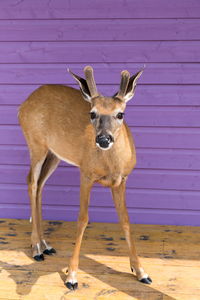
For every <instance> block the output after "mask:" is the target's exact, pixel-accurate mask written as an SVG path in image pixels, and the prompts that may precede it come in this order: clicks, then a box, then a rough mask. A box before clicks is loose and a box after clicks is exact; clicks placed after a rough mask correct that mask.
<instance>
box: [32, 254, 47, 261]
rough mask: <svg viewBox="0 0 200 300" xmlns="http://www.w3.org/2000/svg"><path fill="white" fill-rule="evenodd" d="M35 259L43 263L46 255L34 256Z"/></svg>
mask: <svg viewBox="0 0 200 300" xmlns="http://www.w3.org/2000/svg"><path fill="white" fill-rule="evenodd" d="M33 258H34V259H35V260H36V261H43V260H44V255H43V254H37V255H35V256H33Z"/></svg>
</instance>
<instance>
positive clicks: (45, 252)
mask: <svg viewBox="0 0 200 300" xmlns="http://www.w3.org/2000/svg"><path fill="white" fill-rule="evenodd" d="M43 253H44V254H46V255H52V254H54V253H56V250H55V249H54V248H51V249H45V250H44V251H43Z"/></svg>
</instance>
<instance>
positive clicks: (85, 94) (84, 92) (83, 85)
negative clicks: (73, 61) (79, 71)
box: [67, 69, 91, 103]
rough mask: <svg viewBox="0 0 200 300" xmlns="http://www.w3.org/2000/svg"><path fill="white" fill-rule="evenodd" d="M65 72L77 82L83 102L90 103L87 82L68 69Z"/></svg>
mask: <svg viewBox="0 0 200 300" xmlns="http://www.w3.org/2000/svg"><path fill="white" fill-rule="evenodd" d="M67 70H68V72H69V73H70V74H71V75H72V77H74V79H75V80H76V81H77V82H78V84H79V86H80V90H81V93H82V96H83V98H84V100H86V101H88V102H90V103H91V94H90V91H89V88H88V84H87V81H86V80H85V79H83V78H81V77H79V76H78V75H76V74H74V73H73V72H72V71H71V70H70V69H67Z"/></svg>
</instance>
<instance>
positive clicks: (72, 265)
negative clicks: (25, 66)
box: [65, 174, 92, 290]
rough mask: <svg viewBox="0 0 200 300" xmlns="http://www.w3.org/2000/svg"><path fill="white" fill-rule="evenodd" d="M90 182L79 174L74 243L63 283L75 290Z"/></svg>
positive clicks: (86, 216) (86, 218)
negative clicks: (78, 205)
mask: <svg viewBox="0 0 200 300" xmlns="http://www.w3.org/2000/svg"><path fill="white" fill-rule="evenodd" d="M91 187H92V182H91V181H90V180H89V179H87V178H86V177H84V176H83V174H82V175H81V185H80V211H79V217H78V223H77V233H76V243H75V247H74V251H73V255H72V257H71V259H70V262H69V267H68V275H67V280H66V283H65V285H66V286H67V288H68V289H70V290H75V289H77V287H78V282H77V270H78V264H79V254H80V247H81V242H82V238H83V234H84V231H85V228H86V226H87V224H88V205H89V200H90V190H91Z"/></svg>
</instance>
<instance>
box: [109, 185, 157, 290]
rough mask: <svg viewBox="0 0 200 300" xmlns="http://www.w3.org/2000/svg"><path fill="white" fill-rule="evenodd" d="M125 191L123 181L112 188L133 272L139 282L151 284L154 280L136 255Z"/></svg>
mask: <svg viewBox="0 0 200 300" xmlns="http://www.w3.org/2000/svg"><path fill="white" fill-rule="evenodd" d="M125 190H126V182H125V181H122V183H121V184H120V185H119V186H118V187H113V188H112V195H113V200H114V203H115V207H116V210H117V213H118V215H119V220H120V223H121V225H122V228H123V230H124V233H125V237H126V241H127V244H128V249H129V256H130V266H131V271H132V272H133V271H134V270H135V272H136V276H137V278H138V280H139V281H141V282H142V283H146V284H150V283H151V282H152V280H151V278H150V277H149V276H148V274H146V273H145V272H144V269H143V268H142V266H141V264H140V261H139V258H138V256H137V253H136V248H135V243H134V241H133V239H132V236H131V230H130V222H129V216H128V212H127V208H126V200H125Z"/></svg>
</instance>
